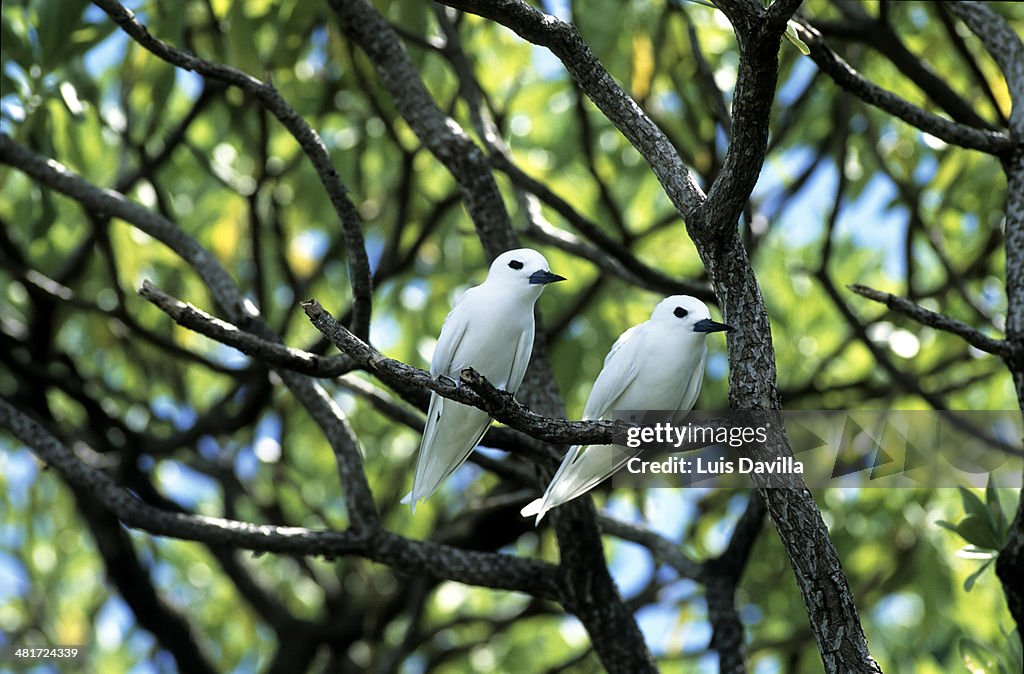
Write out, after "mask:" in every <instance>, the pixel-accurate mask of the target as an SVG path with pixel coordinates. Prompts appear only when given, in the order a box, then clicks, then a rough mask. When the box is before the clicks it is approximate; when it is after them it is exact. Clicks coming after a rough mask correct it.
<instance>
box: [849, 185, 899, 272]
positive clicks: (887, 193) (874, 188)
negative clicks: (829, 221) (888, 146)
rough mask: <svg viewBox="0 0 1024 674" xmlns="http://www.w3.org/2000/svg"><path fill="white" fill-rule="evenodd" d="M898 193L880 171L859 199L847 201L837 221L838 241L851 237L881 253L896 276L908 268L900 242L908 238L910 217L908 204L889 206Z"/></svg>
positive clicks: (883, 266) (860, 245) (888, 268)
mask: <svg viewBox="0 0 1024 674" xmlns="http://www.w3.org/2000/svg"><path fill="white" fill-rule="evenodd" d="M896 195H897V189H896V186H895V185H894V184H893V183H892V181H891V180H889V178H888V177H887V176H885V175H882V174H878V173H876V174H875V175H873V176H872V177H871V178H870V179H869V180H868V184H867V185H866V186H865V187H864V190H863V191H862V192H861V193H860V196H859V197H858V198H857V199H855V200H853V201H847V202H846V203H845V204H844V207H843V209H842V210H841V211H840V213H839V220H838V222H837V223H836V237H837V238H838V240H842V239H844V238H849V239H850V240H851V241H853V243H855V244H856V245H857V246H858V247H862V248H868V249H870V250H874V251H876V252H877V253H879V254H880V255H881V256H882V268H883V269H884V270H885V273H886V274H888V275H889V276H891V277H894V278H898V277H901V276H903V274H904V271H905V270H906V260H905V259H904V257H903V250H902V247H901V245H900V244H901V242H902V241H903V240H904V239H905V238H906V234H907V224H908V220H909V213H908V212H907V209H906V208H905V207H903V206H890V205H889V204H890V202H891V201H892V200H893V198H894V197H895V196H896Z"/></svg>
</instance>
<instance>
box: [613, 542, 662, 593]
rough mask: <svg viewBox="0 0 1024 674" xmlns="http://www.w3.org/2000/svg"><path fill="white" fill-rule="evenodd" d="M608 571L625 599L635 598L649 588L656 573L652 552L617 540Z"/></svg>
mask: <svg viewBox="0 0 1024 674" xmlns="http://www.w3.org/2000/svg"><path fill="white" fill-rule="evenodd" d="M608 570H609V571H610V572H611V574H612V578H614V579H615V584H616V585H618V586H619V592H621V593H622V596H623V597H625V598H627V599H628V598H631V597H635V596H636V595H638V594H640V592H641V591H643V589H644V588H645V587H646V586H647V584H648V583H649V582H650V580H651V575H652V574H653V573H654V559H653V558H652V557H651V553H650V551H649V550H648V549H647V548H645V547H643V546H642V545H638V544H636V543H631V542H629V541H624V540H621V539H619V540H616V541H615V545H614V547H613V548H612V555H611V559H610V560H609V563H608Z"/></svg>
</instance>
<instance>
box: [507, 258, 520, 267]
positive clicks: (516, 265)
mask: <svg viewBox="0 0 1024 674" xmlns="http://www.w3.org/2000/svg"><path fill="white" fill-rule="evenodd" d="M508 266H510V267H512V268H513V269H522V268H523V263H522V262H520V261H519V260H512V261H511V262H509V263H508Z"/></svg>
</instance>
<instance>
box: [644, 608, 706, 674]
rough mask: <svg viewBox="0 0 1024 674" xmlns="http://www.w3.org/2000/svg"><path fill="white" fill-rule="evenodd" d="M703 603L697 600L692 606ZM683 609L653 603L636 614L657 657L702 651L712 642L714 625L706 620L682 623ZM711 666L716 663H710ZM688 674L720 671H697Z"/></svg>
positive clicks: (701, 669)
mask: <svg viewBox="0 0 1024 674" xmlns="http://www.w3.org/2000/svg"><path fill="white" fill-rule="evenodd" d="M703 604H704V602H703V600H701V599H696V600H694V602H693V604H692V606H693V607H697V606H700V607H701V611H700V612H703ZM679 613H680V607H679V606H675V605H669V604H649V605H647V606H644V607H643V608H641V609H640V610H639V611H637V612H636V621H637V624H639V626H640V631H641V632H643V634H644V638H645V640H646V641H647V644H648V646H650V648H651V652H652V653H654V654H655V655H667V654H675V653H679V652H687V651H700V650H702V649H704V648H707V645H708V642H709V641H710V639H711V625H710V624H708V622H707V621H706V620H687V621H680V615H679ZM708 664H709V665H710V664H712V663H710V662H709V663H708ZM687 671H708V672H712V671H717V670H716V669H705V668H703V667H702V668H700V669H694V670H687Z"/></svg>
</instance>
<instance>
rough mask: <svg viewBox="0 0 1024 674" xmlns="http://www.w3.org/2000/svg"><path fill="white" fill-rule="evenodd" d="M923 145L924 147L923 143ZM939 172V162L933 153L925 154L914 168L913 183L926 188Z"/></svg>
mask: <svg viewBox="0 0 1024 674" xmlns="http://www.w3.org/2000/svg"><path fill="white" fill-rule="evenodd" d="M921 145H924V143H923V142H922V143H921ZM938 171H939V162H938V161H936V159H935V155H933V154H932V153H931V152H927V151H925V152H923V153H922V154H921V159H920V160H919V161H918V162H917V165H916V166H914V173H913V176H912V177H913V181H914V184H915V185H918V186H919V187H920V186H924V185H927V184H928V183H930V182H931V181H932V178H934V177H935V174H936V173H938Z"/></svg>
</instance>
